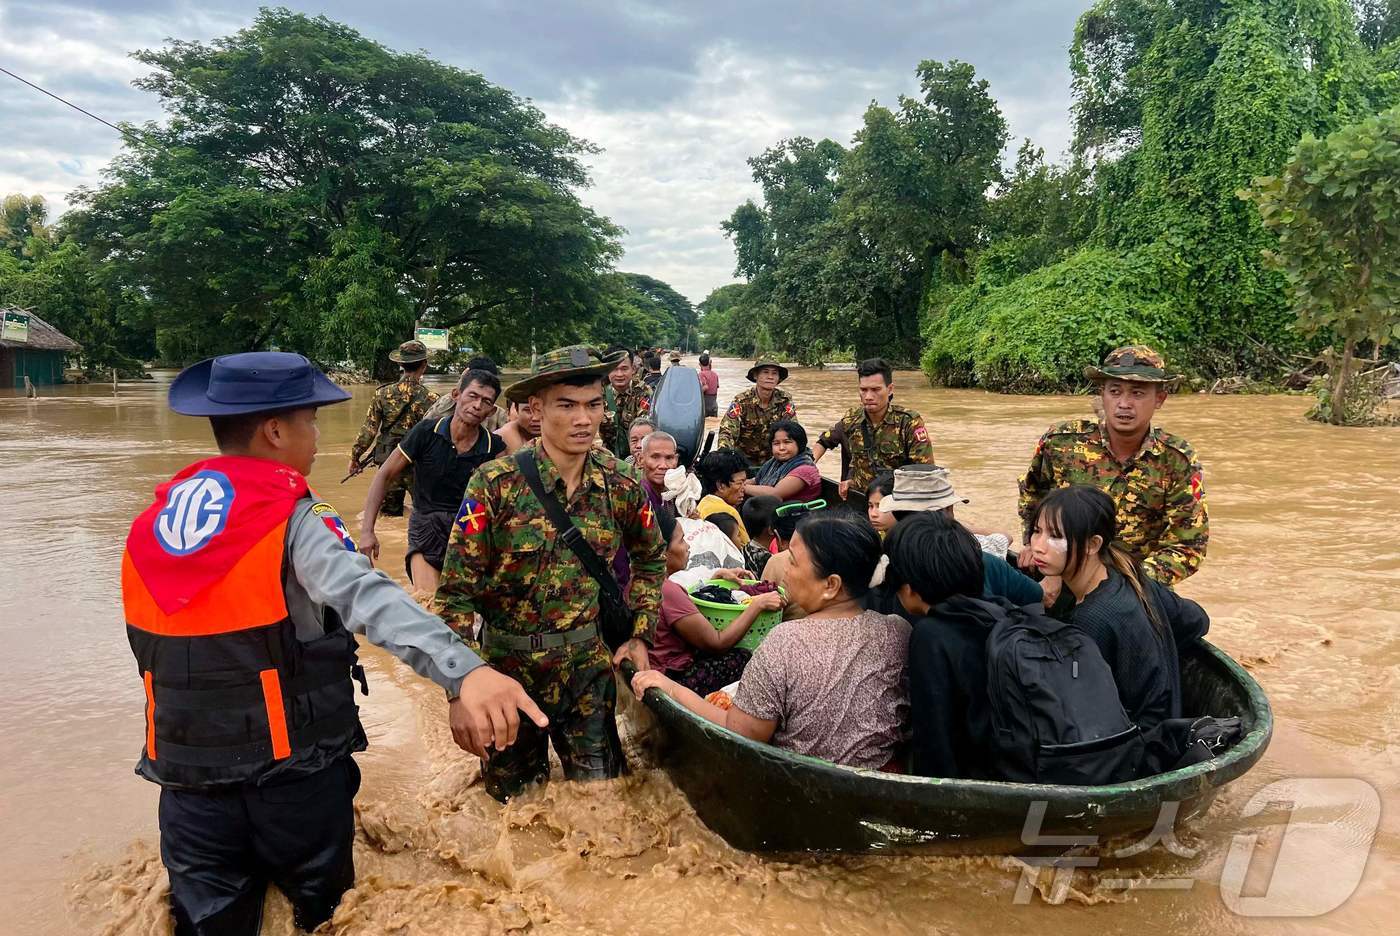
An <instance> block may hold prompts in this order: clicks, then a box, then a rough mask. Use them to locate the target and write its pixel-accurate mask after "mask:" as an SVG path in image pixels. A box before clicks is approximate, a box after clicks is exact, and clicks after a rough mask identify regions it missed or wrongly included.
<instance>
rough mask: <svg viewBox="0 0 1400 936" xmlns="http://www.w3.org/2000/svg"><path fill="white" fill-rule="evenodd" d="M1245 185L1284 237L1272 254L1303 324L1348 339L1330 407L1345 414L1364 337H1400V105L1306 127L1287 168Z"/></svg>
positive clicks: (1268, 223)
mask: <svg viewBox="0 0 1400 936" xmlns="http://www.w3.org/2000/svg"><path fill="white" fill-rule="evenodd" d="M1240 195H1241V197H1243V198H1245V199H1247V200H1250V201H1252V202H1253V203H1254V204H1255V205H1256V206H1257V207H1258V209H1259V215H1260V217H1261V218H1262V219H1263V223H1264V226H1265V227H1266V228H1268V229H1269V230H1270V231H1272V232H1273V233H1274V234H1276V235H1277V237H1278V244H1277V247H1275V248H1274V249H1272V250H1270V251H1267V252H1266V254H1265V256H1266V257H1267V259H1268V261H1269V263H1270V264H1271V265H1272V266H1274V267H1275V268H1276V269H1279V270H1281V271H1283V274H1284V276H1285V277H1286V278H1287V280H1288V287H1289V295H1290V297H1291V299H1292V304H1293V310H1294V312H1295V313H1296V314H1297V316H1298V321H1299V324H1300V325H1301V327H1302V328H1303V329H1304V331H1306V332H1308V333H1318V332H1321V333H1324V334H1328V335H1330V336H1335V337H1336V338H1339V339H1340V340H1341V342H1342V355H1341V362H1340V364H1339V365H1338V366H1337V368H1336V373H1335V374H1334V375H1333V384H1332V388H1331V394H1330V398H1331V399H1330V414H1329V415H1330V420H1331V422H1333V423H1335V424H1341V423H1342V422H1344V421H1345V418H1346V413H1347V411H1348V409H1349V407H1348V389H1349V387H1348V384H1349V381H1350V380H1351V370H1352V362H1353V360H1354V358H1355V355H1356V348H1357V345H1358V344H1359V343H1361V342H1363V341H1370V342H1372V343H1373V344H1374V345H1375V346H1376V347H1380V346H1381V345H1383V344H1385V343H1386V342H1388V341H1389V340H1390V339H1392V338H1400V108H1395V109H1392V110H1388V111H1386V112H1385V113H1383V114H1380V115H1378V116H1376V117H1371V118H1368V119H1367V120H1363V121H1361V122H1359V123H1355V124H1351V125H1348V126H1346V127H1343V128H1341V129H1340V130H1337V131H1336V132H1334V133H1332V134H1329V135H1328V136H1327V137H1326V138H1323V139H1318V138H1317V137H1315V136H1312V135H1311V134H1310V135H1308V136H1305V137H1304V138H1303V140H1302V142H1300V143H1299V144H1298V146H1297V148H1296V149H1295V150H1294V153H1293V158H1292V159H1290V160H1289V161H1288V163H1287V164H1286V165H1285V166H1284V167H1283V171H1282V172H1281V173H1279V174H1278V175H1276V176H1265V177H1262V178H1259V179H1256V180H1255V181H1254V185H1253V188H1251V189H1249V190H1244V191H1241V192H1240Z"/></svg>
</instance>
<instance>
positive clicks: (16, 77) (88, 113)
mask: <svg viewBox="0 0 1400 936" xmlns="http://www.w3.org/2000/svg"><path fill="white" fill-rule="evenodd" d="M0 73H3V74H6V75H9V76H10V77H11V78H13V79H14V80H15V81H18V82H19V83H20V84H23V85H28V86H29V87H31V88H33V89H34V90H35V91H38V92H39V93H40V94H46V95H48V96H49V97H51V98H53V99H54V100H55V101H57V102H58V103H60V104H65V105H67V106H68V107H71V108H73V110H75V111H77V112H78V113H80V114H82V115H83V116H84V117H91V118H92V119H93V120H95V121H97V122H98V123H100V124H104V125H106V126H108V127H111V128H112V129H113V130H115V131H117V132H118V133H120V134H121V135H122V136H124V137H126V138H127V139H129V140H132V141H134V142H138V143H139V142H142V140H141V138H140V137H138V136H137V135H136V133H135V132H134V131H132V130H128V129H127V128H125V127H119V126H117V125H116V124H114V123H112V122H111V121H110V120H104V119H102V118H101V117H99V116H97V115H96V114H94V113H93V112H92V111H89V110H84V109H83V108H81V107H79V106H78V105H76V104H74V103H73V102H72V101H69V100H67V99H66V98H62V97H59V96H58V95H57V94H54V93H53V92H52V91H50V90H48V89H47V88H41V87H39V86H38V85H36V84H35V83H34V82H32V81H29V80H27V79H24V78H21V77H20V76H19V75H16V74H15V73H14V72H12V71H10V70H9V69H8V68H5V67H3V66H0Z"/></svg>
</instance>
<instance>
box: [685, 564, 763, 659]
mask: <svg viewBox="0 0 1400 936" xmlns="http://www.w3.org/2000/svg"><path fill="white" fill-rule="evenodd" d="M755 582H756V580H755V579H748V580H746V581H745V582H744V584H745V585H753V584H754V583H755ZM706 585H723V586H725V587H726V588H735V587H736V586H735V585H734V583H733V582H730V581H726V580H725V579H710V580H709V581H708V582H701V583H700V584H699V585H696V586H695V587H696V588H704V587H705V586H706ZM779 590H780V591H781V589H779ZM690 600H691V601H693V602H695V607H697V608H699V609H700V613H701V614H703V615H705V620H707V621H709V622H710V623H711V624H713V625H714V627H715V630H724V629H725V628H726V627H728V626H729V625H730V624H732V623H733V622H734V619H735V618H737V617H738V616H739V615H740V614H742V613H743V612H744V608H743V606H742V605H731V604H720V603H719V602H717V601H706V600H705V599H703V598H696V597H695V596H694V595H691V596H690ZM782 622H783V612H782V611H764V612H763V613H762V614H760V615H759V616H758V618H757V619H756V620H755V621H754V622H753V623H752V624H750V625H749V630H748V633H746V634H745V635H744V636H743V637H742V638H741V639H740V640H739V642H738V643H737V644H735V645H734V646H736V647H743V648H744V649H745V650H757V649H758V645H759V644H760V643H762V642H763V638H764V637H767V636H768V632H769V631H770V630H772V629H773V628H775V627H777V626H778V625H779V624H781V623H782Z"/></svg>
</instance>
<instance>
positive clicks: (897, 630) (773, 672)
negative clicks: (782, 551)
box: [632, 514, 910, 769]
mask: <svg viewBox="0 0 1400 936" xmlns="http://www.w3.org/2000/svg"><path fill="white" fill-rule="evenodd" d="M791 549H792V564H791V567H790V568H789V570H788V574H787V590H788V594H789V596H790V597H791V599H792V600H794V601H796V602H798V603H800V604H801V605H802V607H804V608H807V609H808V610H809V613H808V615H807V616H806V617H804V618H802V619H800V620H795V621H787V622H785V623H782V624H779V625H778V626H777V627H775V628H773V630H772V632H770V633H769V634H768V636H767V637H766V638H764V640H763V643H761V644H760V645H759V647H758V650H757V651H756V652H755V653H754V655H753V658H752V659H751V660H749V664H748V666H747V667H745V669H744V675H743V676H742V677H741V678H740V680H739V686H738V689H737V690H736V691H735V693H734V701H733V704H732V705H731V706H730V707H729V708H727V709H724V708H720V707H719V706H717V705H714V704H712V703H710V702H707V701H705V700H704V699H702V698H701V697H700V696H699V695H697V694H696V693H694V692H692V691H691V690H689V689H687V688H685V687H684V686H682V685H680V684H679V683H677V682H676V681H674V680H672V679H670V678H669V677H667V676H666V675H665V674H663V673H660V672H658V671H656V670H655V669H652V670H647V671H645V672H642V673H638V674H637V675H636V676H635V677H634V678H633V680H632V690H633V691H634V692H635V693H636V694H637V697H638V698H641V697H642V696H644V695H645V694H646V691H647V690H648V689H657V690H659V691H661V692H664V693H666V694H667V695H669V696H671V697H672V698H673V699H675V701H676V702H678V703H680V704H681V705H683V706H685V707H686V708H687V709H690V710H691V711H692V712H694V713H696V714H697V715H699V716H701V717H702V718H705V719H707V720H709V721H712V722H714V723H715V724H718V725H722V726H724V727H725V728H728V729H730V730H731V731H735V732H738V733H739V734H741V735H743V736H745V737H747V738H750V739H752V740H754V741H761V742H765V743H771V744H774V745H776V746H778V747H781V748H786V749H788V750H791V751H796V752H797V753H799V754H806V755H809V756H812V757H820V758H823V759H825V760H828V761H831V762H833V763H836V764H843V765H846V766H850V767H866V768H875V769H879V768H884V767H887V766H891V765H892V764H893V762H894V761H895V759H896V749H897V747H898V746H899V744H900V742H901V740H902V736H903V731H902V727H901V726H902V725H903V723H904V721H905V716H906V715H907V714H908V709H909V688H908V674H907V672H906V668H907V667H906V662H907V659H908V654H909V632H910V631H909V624H908V622H906V621H905V620H904V619H903V618H901V617H897V616H894V615H885V614H878V613H876V612H874V611H865V610H862V608H861V605H860V602H861V598H862V597H863V596H864V595H865V593H866V592H867V591H868V590H869V589H870V586H871V582H872V580H877V581H878V578H879V574H880V572H882V571H883V563H882V562H881V557H880V538H879V537H878V536H877V535H876V534H875V531H874V530H873V529H871V527H870V525H869V524H868V523H867V522H865V521H864V520H860V519H849V518H845V517H839V516H829V515H823V514H813V515H811V516H809V517H807V518H805V519H804V520H803V521H802V522H801V523H799V524H798V527H797V532H796V534H795V535H794V536H793V539H792V546H791Z"/></svg>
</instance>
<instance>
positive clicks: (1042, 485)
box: [1019, 345, 1210, 585]
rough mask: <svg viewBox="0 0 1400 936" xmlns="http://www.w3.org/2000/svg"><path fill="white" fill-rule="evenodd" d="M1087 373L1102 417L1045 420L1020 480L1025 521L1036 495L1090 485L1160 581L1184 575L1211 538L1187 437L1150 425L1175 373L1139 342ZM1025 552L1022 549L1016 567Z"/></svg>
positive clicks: (1196, 564) (1165, 582) (1199, 559)
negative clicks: (1112, 507)
mask: <svg viewBox="0 0 1400 936" xmlns="http://www.w3.org/2000/svg"><path fill="white" fill-rule="evenodd" d="M1084 375H1085V376H1086V377H1088V378H1089V379H1090V380H1093V381H1094V382H1095V383H1096V384H1098V391H1099V402H1101V403H1102V407H1103V418H1102V419H1099V420H1093V419H1076V420H1071V421H1069V422H1063V423H1059V424H1057V425H1054V426H1051V427H1050V430H1049V431H1048V432H1046V433H1045V434H1044V435H1043V436H1041V437H1040V442H1039V443H1037V444H1036V447H1035V454H1034V455H1033V456H1032V457H1031V465H1030V468H1029V469H1028V470H1027V471H1026V475H1025V477H1024V478H1023V479H1022V480H1021V497H1020V505H1019V506H1020V514H1021V520H1022V522H1023V523H1024V524H1025V525H1026V527H1027V529H1025V530H1024V531H1023V534H1024V536H1025V539H1026V541H1027V542H1029V540H1030V530H1029V525H1030V522H1031V518H1032V516H1033V515H1034V514H1035V508H1036V505H1037V504H1038V503H1040V499H1041V498H1042V497H1044V496H1045V495H1046V494H1048V493H1049V492H1050V491H1053V490H1054V489H1055V488H1060V487H1066V486H1068V485H1071V484H1091V485H1093V486H1094V487H1097V488H1099V489H1100V490H1102V491H1104V492H1105V493H1107V494H1108V495H1109V496H1110V497H1112V498H1113V499H1114V501H1115V502H1116V503H1117V505H1118V539H1119V540H1120V541H1121V542H1122V543H1123V545H1124V546H1126V547H1127V549H1128V551H1129V552H1130V553H1132V554H1133V556H1134V558H1136V559H1137V560H1138V561H1139V562H1141V563H1142V567H1143V571H1144V572H1146V573H1147V574H1148V575H1149V576H1151V577H1152V578H1154V579H1156V580H1157V581H1158V582H1161V583H1162V584H1163V585H1174V584H1176V583H1177V582H1179V581H1181V580H1182V579H1184V578H1186V577H1187V576H1189V575H1191V574H1192V573H1193V572H1195V571H1196V570H1197V569H1198V568H1200V566H1201V563H1202V562H1203V561H1204V560H1205V556H1206V543H1207V542H1208V541H1209V539H1210V518H1209V517H1208V516H1207V514H1206V500H1205V487H1204V484H1203V483H1202V480H1201V465H1200V462H1199V461H1198V460H1197V459H1196V452H1195V450H1194V449H1193V448H1191V445H1190V443H1188V442H1187V441H1186V440H1185V439H1183V438H1181V437H1180V436H1174V435H1171V434H1170V433H1167V432H1163V431H1162V430H1161V429H1159V428H1157V427H1155V426H1153V425H1152V418H1153V416H1154V415H1156V413H1157V411H1158V410H1159V409H1161V408H1162V404H1163V403H1165V402H1166V399H1167V393H1168V391H1169V390H1170V389H1171V388H1172V387H1173V386H1175V385H1176V384H1177V383H1178V382H1179V381H1180V380H1181V378H1180V376H1178V375H1173V374H1169V373H1167V370H1166V364H1165V362H1164V361H1163V360H1162V356H1161V355H1160V354H1158V353H1157V352H1156V351H1153V350H1152V349H1151V348H1149V347H1146V346H1145V345H1131V346H1128V347H1123V348H1118V349H1116V350H1114V351H1110V352H1109V353H1108V356H1107V357H1105V358H1104V361H1103V366H1102V367H1092V366H1091V367H1087V368H1085V369H1084ZM1029 553H1030V550H1024V549H1023V550H1022V551H1021V554H1020V563H1021V566H1022V568H1027V567H1029V564H1030V555H1029Z"/></svg>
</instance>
